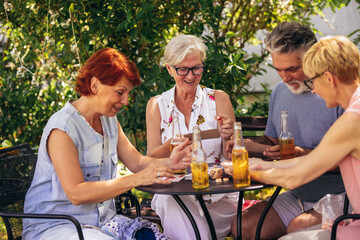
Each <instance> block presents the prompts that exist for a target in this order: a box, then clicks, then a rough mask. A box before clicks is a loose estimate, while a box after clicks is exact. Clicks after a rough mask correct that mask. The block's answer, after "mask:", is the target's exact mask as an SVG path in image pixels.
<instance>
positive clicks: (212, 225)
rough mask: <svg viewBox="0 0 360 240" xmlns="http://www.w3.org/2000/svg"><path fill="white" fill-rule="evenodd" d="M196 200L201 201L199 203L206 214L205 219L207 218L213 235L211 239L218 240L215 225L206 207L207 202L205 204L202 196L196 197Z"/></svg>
mask: <svg viewBox="0 0 360 240" xmlns="http://www.w3.org/2000/svg"><path fill="white" fill-rule="evenodd" d="M196 198H197V200H199V203H200V206H201V208H202V210H203V212H204V214H205V218H206V221H207V223H208V225H209V229H210V233H211V239H212V240H216V239H217V238H216V232H215V228H214V224H213V222H212V220H211V217H210V214H209V211H208V209H207V207H206V205H205V202H204V198H203V196H202V195H196Z"/></svg>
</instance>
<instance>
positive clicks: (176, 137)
mask: <svg viewBox="0 0 360 240" xmlns="http://www.w3.org/2000/svg"><path fill="white" fill-rule="evenodd" d="M172 124H173V131H172V132H173V138H172V139H171V142H170V154H171V153H172V151H173V149H174V147H176V146H177V145H179V144H180V143H182V142H183V141H184V137H183V135H182V134H181V132H180V124H179V118H178V117H177V116H174V117H173V122H172ZM174 173H175V174H186V169H180V170H175V169H174Z"/></svg>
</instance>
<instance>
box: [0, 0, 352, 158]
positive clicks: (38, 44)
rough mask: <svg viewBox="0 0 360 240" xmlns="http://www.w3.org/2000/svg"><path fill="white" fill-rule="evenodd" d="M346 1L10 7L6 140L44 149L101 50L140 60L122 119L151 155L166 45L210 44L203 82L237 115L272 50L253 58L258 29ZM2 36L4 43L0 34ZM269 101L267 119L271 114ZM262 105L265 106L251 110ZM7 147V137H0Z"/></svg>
mask: <svg viewBox="0 0 360 240" xmlns="http://www.w3.org/2000/svg"><path fill="white" fill-rule="evenodd" d="M348 3H349V1H348V0H347V1H344V3H342V2H341V1H336V0H328V1H322V0H314V1H311V3H310V2H308V1H299V0H295V1H291V2H290V1H281V0H273V1H261V0H255V1H240V0H236V1H225V0H200V1H198V0H187V1H181V0H150V1H149V0H147V1H144V0H137V1H134V0H122V1H119V0H107V1H102V0H100V1H99V0H97V1H94V0H89V1H75V0H64V1H51V0H48V1H46V0H38V1H35V0H22V1H19V0H8V1H6V2H4V4H3V5H2V6H1V7H0V31H1V33H2V36H5V37H0V47H1V50H0V54H1V60H0V65H1V66H2V67H1V69H0V129H1V134H0V138H4V139H9V140H10V141H12V142H14V143H16V142H25V141H27V142H30V144H32V145H33V146H37V145H38V144H39V141H40V136H41V133H42V129H43V127H44V125H45V124H46V121H47V120H48V118H49V117H50V115H51V114H53V113H54V112H55V111H57V110H59V109H60V108H61V107H62V106H63V105H64V104H65V103H66V101H67V100H68V99H70V98H77V95H76V93H75V92H74V88H73V86H74V80H75V76H76V73H77V70H78V69H79V67H80V66H81V64H83V63H84V62H85V61H86V59H87V58H88V57H89V56H90V55H91V54H93V53H94V52H95V51H96V50H98V49H100V48H104V47H113V48H116V49H119V50H120V51H121V52H123V53H124V54H126V55H127V56H129V58H130V59H131V60H133V61H134V62H136V64H137V66H138V68H139V71H140V75H141V77H142V79H143V84H142V85H141V86H140V87H137V88H135V89H134V90H133V92H132V96H131V99H130V104H129V106H127V107H124V108H123V109H122V111H121V112H120V113H119V115H118V118H119V120H120V122H121V124H122V126H123V128H124V129H125V131H126V134H127V135H128V136H129V138H130V139H131V141H132V142H133V143H134V145H135V146H136V147H137V148H138V149H139V150H141V151H142V152H144V151H145V146H146V143H145V142H144V139H145V131H144V130H145V109H146V103H147V101H148V99H149V98H150V97H152V96H154V95H156V94H159V93H161V92H163V91H165V90H167V89H169V88H170V87H171V86H172V85H173V82H172V80H171V79H170V77H169V75H168V73H167V72H166V70H165V69H164V68H163V66H162V64H161V57H162V55H163V50H164V47H165V46H166V44H167V42H168V41H169V40H170V39H171V38H172V37H173V36H175V35H177V34H179V33H183V34H194V35H197V36H202V37H203V39H204V42H205V43H206V45H207V46H208V50H209V51H208V59H207V61H206V66H207V68H206V72H205V74H204V76H203V84H204V85H206V86H208V87H211V88H216V89H222V90H224V91H226V92H227V93H228V94H229V95H230V97H231V102H232V104H233V107H234V109H236V110H237V114H238V113H239V111H238V110H239V109H241V107H242V105H243V104H244V98H243V96H242V94H243V92H244V88H243V87H244V86H245V85H247V84H248V82H249V79H250V78H251V77H252V76H253V75H256V74H259V73H261V72H262V71H263V70H262V69H260V68H259V66H260V63H261V62H262V61H263V60H264V58H265V57H266V55H267V53H266V51H265V50H263V51H262V52H261V53H260V54H259V55H250V54H248V53H246V52H244V51H243V50H242V49H243V48H244V46H245V44H258V41H257V39H256V37H255V34H256V33H257V31H258V30H270V29H272V28H273V27H274V26H275V25H276V24H277V23H278V22H279V21H283V20H294V21H302V22H305V23H309V18H310V16H311V15H314V14H318V13H321V9H323V8H324V7H325V6H326V5H329V4H330V5H331V6H332V7H333V8H334V9H336V8H338V7H341V6H344V5H347V4H348ZM1 33H0V36H1ZM265 105H267V103H266V99H265V100H264V101H263V103H262V104H261V106H259V107H260V108H261V109H263V110H261V111H260V112H259V111H257V110H255V109H254V111H253V114H265V112H266V111H267V110H266V109H264V106H265ZM254 108H256V109H257V108H258V106H254ZM0 140H1V139H0Z"/></svg>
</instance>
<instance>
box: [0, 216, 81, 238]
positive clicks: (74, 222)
mask: <svg viewBox="0 0 360 240" xmlns="http://www.w3.org/2000/svg"><path fill="white" fill-rule="evenodd" d="M0 216H1V217H2V218H3V219H4V222H7V218H43V219H65V220H69V221H71V222H72V223H73V224H74V225H75V227H76V231H77V233H78V236H79V239H80V240H84V235H83V232H82V229H81V225H80V223H79V222H78V220H76V218H74V217H73V216H70V215H62V214H35V213H2V212H0ZM5 225H7V224H6V223H5ZM6 227H7V229H6V230H7V231H10V232H11V230H10V229H8V226H6Z"/></svg>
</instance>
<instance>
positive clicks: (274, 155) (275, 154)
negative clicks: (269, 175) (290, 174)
mask: <svg viewBox="0 0 360 240" xmlns="http://www.w3.org/2000/svg"><path fill="white" fill-rule="evenodd" d="M263 154H264V156H266V157H268V158H270V159H273V160H279V159H280V145H275V146H272V147H268V148H267V149H266V150H265V151H264V153H263Z"/></svg>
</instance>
